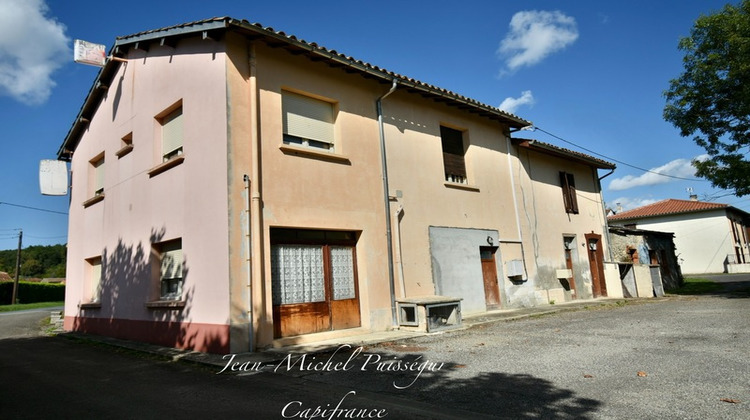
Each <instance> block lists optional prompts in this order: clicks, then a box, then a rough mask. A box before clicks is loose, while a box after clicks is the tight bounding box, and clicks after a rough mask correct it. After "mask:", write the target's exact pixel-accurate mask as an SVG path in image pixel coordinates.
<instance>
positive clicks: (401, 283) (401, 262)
mask: <svg viewBox="0 0 750 420" xmlns="http://www.w3.org/2000/svg"><path fill="white" fill-rule="evenodd" d="M403 213H404V206H403V205H399V206H398V208H397V209H396V212H395V213H394V215H395V216H396V257H397V258H398V261H397V265H398V285H399V286H400V288H401V297H402V298H406V285H405V284H404V282H405V281H404V260H403V259H402V258H401V222H400V219H399V218H400V217H401V215H402V214H403Z"/></svg>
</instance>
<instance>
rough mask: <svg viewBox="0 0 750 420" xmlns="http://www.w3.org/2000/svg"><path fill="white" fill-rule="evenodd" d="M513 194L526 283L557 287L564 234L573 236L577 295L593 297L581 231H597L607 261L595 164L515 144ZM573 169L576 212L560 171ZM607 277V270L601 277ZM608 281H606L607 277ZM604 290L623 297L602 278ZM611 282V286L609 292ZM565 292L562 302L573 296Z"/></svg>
mask: <svg viewBox="0 0 750 420" xmlns="http://www.w3.org/2000/svg"><path fill="white" fill-rule="evenodd" d="M514 157H516V158H517V159H514V165H515V166H514V173H515V178H516V180H517V189H516V194H517V197H518V201H519V207H520V209H521V210H520V214H521V217H520V219H521V226H522V232H523V240H524V250H525V254H526V258H527V270H528V271H529V277H530V284H532V285H533V286H534V287H535V288H537V289H556V288H559V287H560V281H559V280H558V279H557V277H556V274H555V271H556V270H557V269H563V268H566V265H565V253H564V246H563V237H564V236H572V237H575V241H574V249H573V276H574V279H575V284H576V289H577V296H576V298H578V299H581V298H583V299H586V298H591V297H593V294H592V293H593V291H592V285H591V270H590V265H589V258H588V252H587V249H586V238H585V236H584V235H585V234H589V233H596V234H598V235H601V236H602V237H601V242H600V246H602V247H603V248H602V251H603V257H604V261H608V260H609V254H608V249H607V248H608V243H607V235H606V234H605V228H604V226H605V218H604V212H603V207H602V198H601V194H600V190H599V186H598V174H597V171H596V169H595V168H592V167H590V166H588V165H585V164H582V163H576V162H573V161H570V160H565V159H562V158H559V157H554V156H549V155H547V154H542V153H538V152H534V151H529V150H526V149H523V148H519V149H518V150H517V151H516V153H515V154H514ZM560 171H564V172H568V173H572V174H573V175H574V178H575V185H576V194H577V197H578V200H577V201H578V210H579V211H578V214H573V213H566V211H565V206H564V201H563V197H562V190H561V187H560V177H559V172H560ZM606 277H608V276H606V272H605V278H606ZM607 280H609V279H607ZM606 286H607V291H608V293H611V294H613V295H615V296H616V295H622V291H621V290H617V289H621V288H620V287H618V286H619V284H618V283H615V284H612V283H610V282H609V281H607V282H606ZM611 286H615V290H610V287H611ZM572 298H573V296H572V295H571V293H570V292H566V300H570V299H572Z"/></svg>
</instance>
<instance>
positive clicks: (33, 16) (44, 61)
mask: <svg viewBox="0 0 750 420" xmlns="http://www.w3.org/2000/svg"><path fill="white" fill-rule="evenodd" d="M48 11H49V9H48V7H47V4H46V3H45V2H44V0H0V94H3V95H6V96H11V97H13V98H14V99H16V100H18V101H20V102H22V103H24V104H27V105H38V104H41V103H44V102H45V101H46V100H47V98H48V97H49V95H50V93H51V91H52V88H53V87H54V86H55V82H54V81H53V80H52V78H51V76H52V73H53V72H54V71H55V70H57V69H58V68H60V67H61V66H62V65H63V64H64V63H66V62H68V61H69V60H70V57H72V53H71V52H70V46H69V45H70V40H69V39H68V37H67V36H66V35H65V26H64V25H63V24H61V23H60V22H57V21H56V20H55V19H54V18H50V17H46V16H45V15H46V14H47V12H48Z"/></svg>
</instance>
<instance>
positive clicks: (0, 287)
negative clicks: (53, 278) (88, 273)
mask: <svg viewBox="0 0 750 420" xmlns="http://www.w3.org/2000/svg"><path fill="white" fill-rule="evenodd" d="M12 299H13V282H12V281H3V282H0V305H8V304H10V303H12V302H11V300H12ZM16 300H17V301H18V302H17V303H36V302H62V301H64V300H65V285H64V284H58V283H37V282H29V281H19V282H18V295H17V296H16Z"/></svg>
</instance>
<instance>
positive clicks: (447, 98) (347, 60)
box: [58, 16, 531, 159]
mask: <svg viewBox="0 0 750 420" xmlns="http://www.w3.org/2000/svg"><path fill="white" fill-rule="evenodd" d="M226 31H233V32H237V33H240V34H243V35H245V36H247V37H248V38H250V39H258V40H262V41H264V42H266V43H268V44H269V45H272V46H275V47H282V48H285V49H288V50H289V51H291V52H292V53H293V54H304V55H306V56H308V57H309V58H310V59H312V60H314V61H320V60H324V61H326V62H327V63H328V64H329V65H330V66H331V67H343V68H345V69H346V71H348V72H357V73H359V74H361V75H362V76H363V77H367V78H374V79H377V80H379V81H381V82H384V83H391V82H393V81H396V82H397V83H398V85H399V88H400V89H405V90H407V91H409V92H414V93H417V94H420V95H422V96H425V97H427V98H433V99H435V100H437V101H440V102H445V103H447V104H449V105H453V106H455V107H457V108H459V109H462V110H466V111H469V112H474V113H477V114H479V115H481V116H483V117H486V118H491V119H495V120H500V121H502V122H504V123H505V124H508V125H509V126H510V127H514V128H521V127H526V126H530V125H531V122H530V121H527V120H525V119H523V118H521V117H518V116H517V115H514V114H511V113H509V112H507V111H504V110H501V109H499V108H497V107H494V106H491V105H487V104H483V103H481V102H479V101H476V100H474V99H471V98H468V97H465V96H462V95H459V94H457V93H454V92H451V91H449V90H447V89H443V88H439V87H437V86H434V85H430V84H428V83H424V82H421V81H419V80H416V79H413V78H410V77H406V76H403V75H400V74H398V73H394V72H392V71H389V70H386V69H384V68H381V67H377V66H374V65H372V64H370V63H367V62H364V61H361V60H357V59H355V58H352V57H350V56H347V55H344V54H341V53H339V52H337V51H336V50H330V49H327V48H325V47H322V46H320V45H318V44H316V43H314V42H307V41H305V40H302V39H299V38H297V37H295V36H294V35H288V34H286V33H284V32H282V31H277V30H275V29H273V28H271V27H264V26H262V25H260V24H258V23H250V22H249V21H247V20H238V19H234V18H231V17H227V16H225V17H215V18H211V19H204V20H199V21H195V22H189V23H183V24H180V25H174V26H169V27H165V28H159V29H152V30H148V31H144V32H139V33H135V34H132V35H127V36H122V37H117V40H116V42H115V45H114V47H113V48H112V49H111V51H110V55H111V56H115V57H122V56H124V55H125V54H126V53H127V51H128V49H130V48H139V49H148V48H149V44H150V43H152V42H159V43H161V44H162V45H174V43H176V41H177V40H179V39H181V38H185V37H191V36H203V38H204V39H220V38H221V37H222V35H223V33H224V32H226ZM118 66H119V63H118V62H117V61H116V60H108V62H107V64H106V65H105V66H104V67H103V68H102V70H101V71H100V73H99V76H98V77H97V80H96V81H95V82H94V85H93V86H92V88H91V90H90V91H89V94H88V96H87V97H86V100H85V102H84V104H83V106H82V107H81V110H80V111H79V114H78V117H77V118H76V120H75V122H74V123H73V127H71V129H70V131H69V132H68V135H67V136H66V138H65V140H64V141H63V144H62V146H60V150H59V151H58V158H61V159H68V158H69V156H70V152H71V151H72V150H74V149H75V147H76V146H77V144H78V140H79V139H80V136H81V135H82V133H83V130H84V129H85V127H86V124H87V121H89V120H90V119H91V116H92V114H93V113H94V112H95V111H96V108H97V106H98V103H99V101H100V100H101V98H102V96H103V95H104V92H105V91H106V89H99V87H102V86H108V85H109V82H110V81H111V78H113V77H114V74H115V72H116V69H117V67H118Z"/></svg>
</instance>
